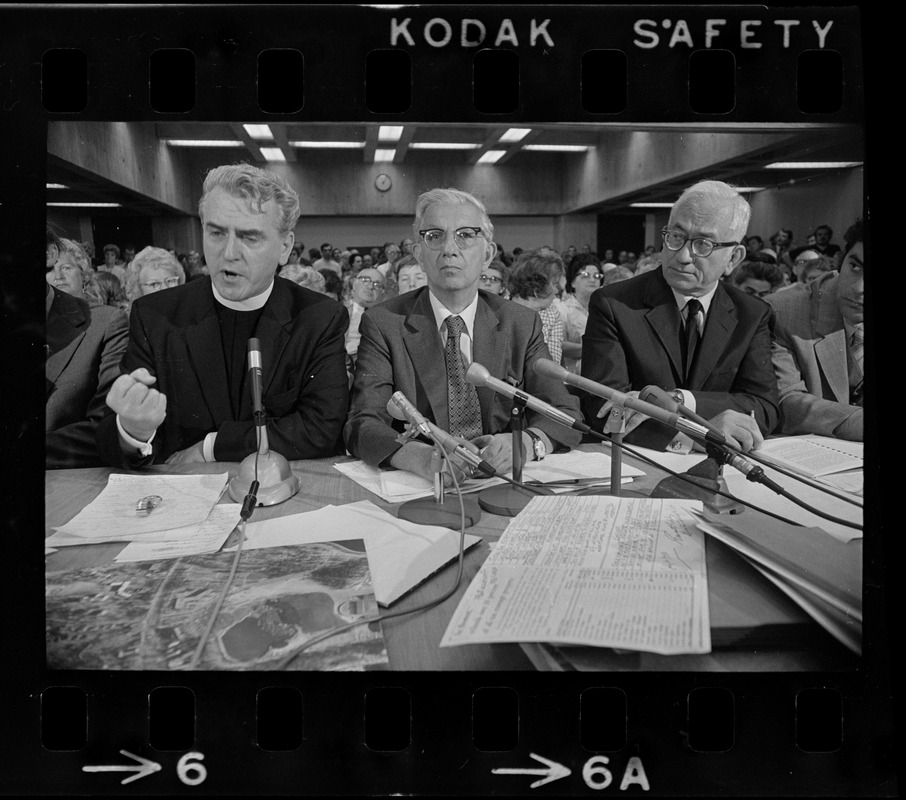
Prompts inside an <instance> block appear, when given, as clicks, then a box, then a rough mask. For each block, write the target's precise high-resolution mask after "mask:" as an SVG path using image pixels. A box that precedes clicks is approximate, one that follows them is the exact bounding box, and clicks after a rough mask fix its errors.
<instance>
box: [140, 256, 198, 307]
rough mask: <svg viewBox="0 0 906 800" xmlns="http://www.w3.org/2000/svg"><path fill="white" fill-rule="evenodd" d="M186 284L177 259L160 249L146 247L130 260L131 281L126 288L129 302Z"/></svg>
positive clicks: (183, 271) (182, 270)
mask: <svg viewBox="0 0 906 800" xmlns="http://www.w3.org/2000/svg"><path fill="white" fill-rule="evenodd" d="M185 282H186V273H185V270H184V269H183V268H182V264H180V263H179V261H178V259H176V258H174V257H173V255H172V254H171V253H170V252H169V251H168V250H164V249H163V248H162V247H146V248H145V249H144V250H142V251H141V252H140V253H138V255H136V256H135V258H134V259H132V269H131V279H130V282H129V285H128V286H127V288H126V294H127V296H128V297H129V300H130V302H131V301H134V300H135V299H136V298H138V297H144V296H145V295H146V294H153V293H154V292H159V291H161V290H162V289H172V288H173V287H174V286H180V285H182V284H184V283H185Z"/></svg>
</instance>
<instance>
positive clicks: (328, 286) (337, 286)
mask: <svg viewBox="0 0 906 800" xmlns="http://www.w3.org/2000/svg"><path fill="white" fill-rule="evenodd" d="M317 272H318V273H320V275H321V277H322V278H324V294H328V295H330V296H331V297H333V298H334V299H335V300H336V301H337V302H338V303H339V302H342V300H343V279H342V278H341V277H340V276H339V275H337V273H336V272H334V271H333V270H332V269H319V270H317Z"/></svg>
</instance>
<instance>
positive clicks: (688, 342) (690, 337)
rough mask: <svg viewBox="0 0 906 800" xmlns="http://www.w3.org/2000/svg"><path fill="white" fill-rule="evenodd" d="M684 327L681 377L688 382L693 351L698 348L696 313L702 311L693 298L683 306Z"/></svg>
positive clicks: (693, 355) (692, 361) (693, 356)
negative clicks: (684, 310) (684, 313)
mask: <svg viewBox="0 0 906 800" xmlns="http://www.w3.org/2000/svg"><path fill="white" fill-rule="evenodd" d="M685 309H686V325H685V328H684V330H683V342H684V344H685V349H684V351H683V377H684V379H685V381H687V382H688V380H689V375H690V374H691V373H692V364H693V363H694V359H695V349H696V347H698V339H699V336H698V312H699V311H701V310H702V304H701V303H700V302H699V301H698V300H696V299H695V298H694V297H693V298H692V299H691V300H689V302H688V303H686V305H685Z"/></svg>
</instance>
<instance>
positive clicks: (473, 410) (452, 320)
mask: <svg viewBox="0 0 906 800" xmlns="http://www.w3.org/2000/svg"><path fill="white" fill-rule="evenodd" d="M465 328H466V324H465V322H463V321H462V317H457V316H451V317H447V345H446V347H445V348H444V360H445V361H446V364H447V403H448V406H449V409H450V433H451V434H452V435H453V436H461V437H462V438H463V439H474V438H475V437H476V436H481V406H479V405H478V391H477V390H476V389H475V387H474V386H473V385H472V384H470V383H466V367H465V363H464V358H463V355H462V351H461V350H460V349H459V337H460V335H461V334H462V332H463V331H464V330H465Z"/></svg>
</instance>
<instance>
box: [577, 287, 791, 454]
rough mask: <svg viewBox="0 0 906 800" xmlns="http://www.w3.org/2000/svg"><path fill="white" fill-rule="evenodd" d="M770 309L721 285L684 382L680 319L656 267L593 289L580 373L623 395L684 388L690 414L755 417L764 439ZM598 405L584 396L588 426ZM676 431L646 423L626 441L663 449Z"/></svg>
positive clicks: (772, 409)
mask: <svg viewBox="0 0 906 800" xmlns="http://www.w3.org/2000/svg"><path fill="white" fill-rule="evenodd" d="M770 318H771V307H770V306H769V305H767V303H765V302H764V301H762V300H759V299H758V298H755V297H751V296H750V295H747V294H746V293H745V292H742V291H740V290H738V289H736V288H735V287H733V286H727V285H726V284H725V283H723V282H721V283H719V284H718V286H717V291H716V292H715V294H714V299H713V300H712V302H711V307H710V309H709V311H708V319H707V322H706V324H705V329H704V331H703V333H702V338H701V340H700V342H699V345H698V348H697V351H696V356H695V363H694V367H693V371H692V375H691V377H690V380H689V382H688V384H685V385H684V383H683V378H682V354H681V352H680V330H681V328H682V318H681V315H680V312H679V309H678V308H677V305H676V301H675V300H674V297H673V292H672V291H671V289H670V286H669V284H668V283H667V281H666V280H665V279H664V276H663V273H662V271H661V270H660V269H656V270H651V271H650V272H645V273H642V274H641V275H637V276H636V277H634V278H630V279H629V280H626V281H621V282H619V283H613V284H610V285H609V286H605V287H602V288H601V289H598V290H597V291H596V292H595V293H594V294H593V295H592V297H591V301H590V302H589V311H588V325H587V326H586V328H585V336H584V337H583V339H582V375H583V376H585V377H586V378H590V379H591V380H593V381H596V382H597V383H602V384H605V385H607V386H610V387H612V388H614V389H618V390H620V391H622V392H626V391H630V390H641V389H643V388H645V386H648V385H651V384H654V385H656V386H660V387H661V388H662V389H675V388H682V389H688V390H690V391H691V392H692V394H693V395H694V396H695V402H696V410H697V413H698V414H699V415H700V416H702V417H705V418H706V419H710V418H711V417H713V416H715V415H716V414H718V413H720V412H721V411H725V410H727V409H733V410H735V411H740V412H742V413H743V414H748V413H749V412H754V413H755V419H756V421H757V422H758V427H759V428H760V429H761V432H762V433H763V434H765V435H767V434H768V433H770V432H771V431H773V430H774V428H775V427H776V426H777V422H778V420H779V415H780V410H779V398H778V393H777V381H776V380H775V378H774V370H773V367H772V366H771V336H770V329H769V321H770ZM603 404H604V400H602V399H601V398H599V397H594V396H590V395H589V396H585V397H583V411H584V412H585V416H586V419H587V420H588V424H589V425H596V426H597V427H598V428H600V427H602V426H603V423H604V420H598V419H596V418H595V414H596V413H597V412H598V410H599V409H600V408H601V406H602V405H603ZM674 435H675V431H673V430H672V429H670V428H668V427H667V426H666V425H663V424H661V423H659V422H655V421H653V420H649V421H646V422H644V423H642V424H641V425H639V426H638V428H636V429H635V430H634V431H633V432H632V433H631V434H629V435H627V437H626V441H627V442H629V443H632V442H635V443H636V444H639V445H642V446H647V447H651V448H655V449H663V448H664V447H666V445H667V444H668V443H669V442H670V440H671V439H672V438H673V437H674Z"/></svg>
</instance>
